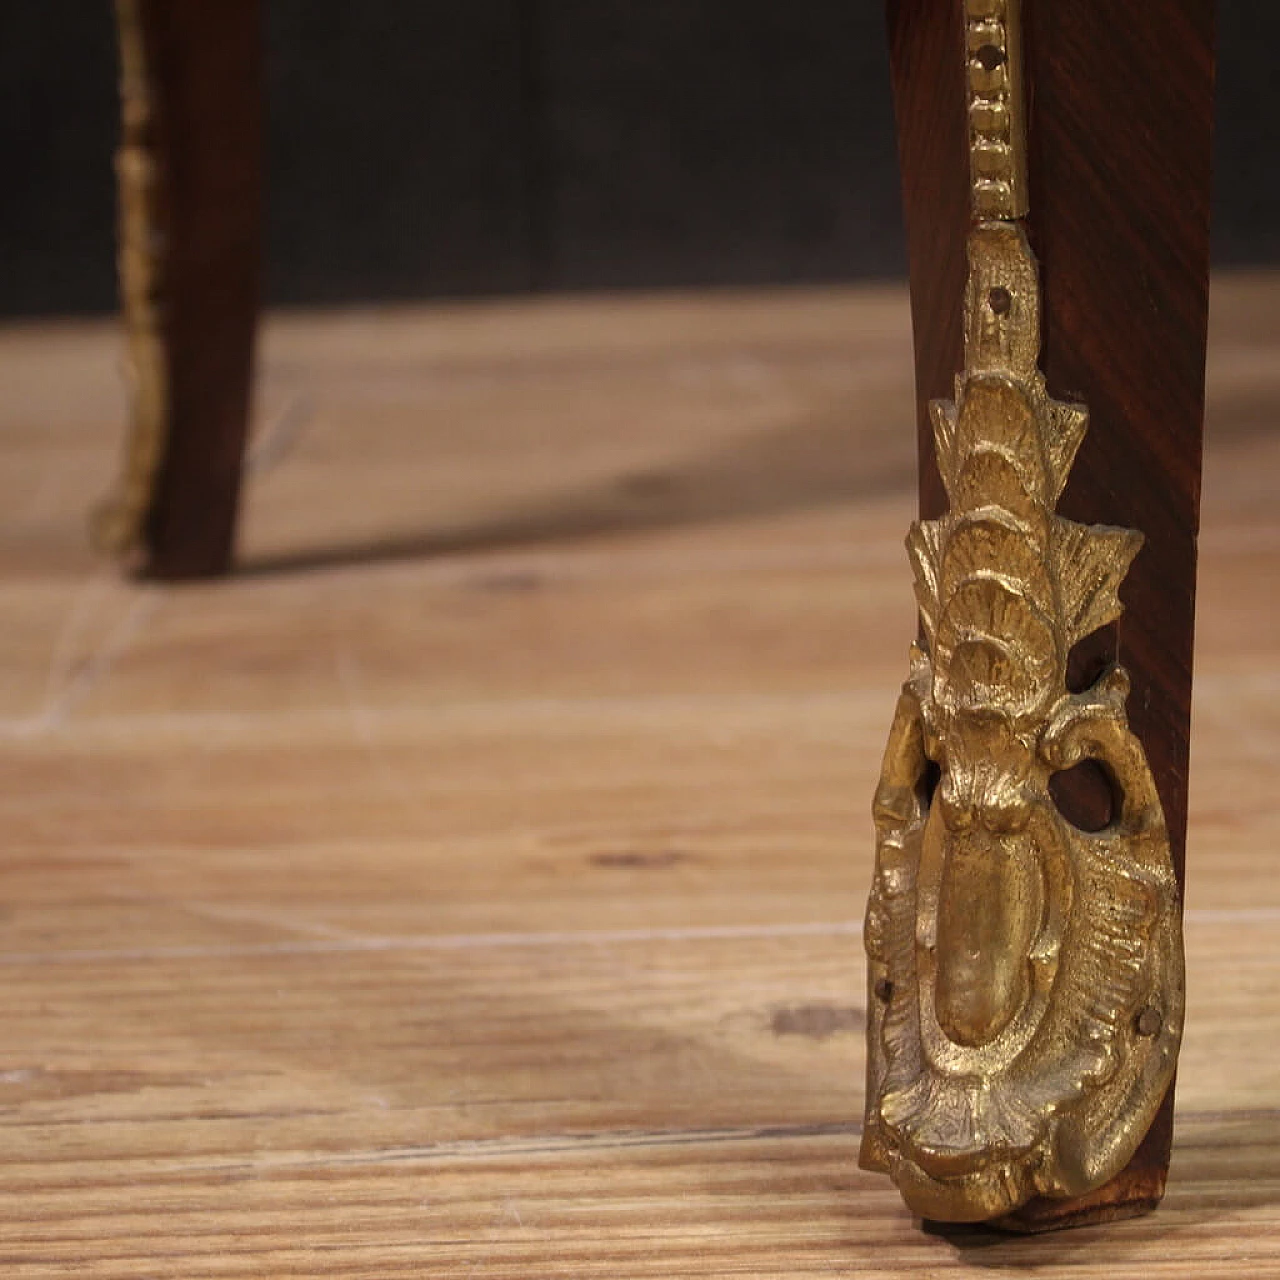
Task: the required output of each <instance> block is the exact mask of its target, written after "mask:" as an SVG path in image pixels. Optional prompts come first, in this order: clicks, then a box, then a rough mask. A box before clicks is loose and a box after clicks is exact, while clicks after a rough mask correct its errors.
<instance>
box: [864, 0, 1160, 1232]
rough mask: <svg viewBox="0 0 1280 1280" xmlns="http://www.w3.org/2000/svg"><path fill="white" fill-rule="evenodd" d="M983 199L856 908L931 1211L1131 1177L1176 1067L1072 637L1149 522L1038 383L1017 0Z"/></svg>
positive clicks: (1127, 745) (1131, 807) (879, 1093)
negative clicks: (932, 503) (1085, 781)
mask: <svg viewBox="0 0 1280 1280" xmlns="http://www.w3.org/2000/svg"><path fill="white" fill-rule="evenodd" d="M966 14H967V17H968V27H967V34H968V49H967V56H968V58H969V84H970V121H971V146H970V150H971V160H972V195H973V208H974V212H975V217H976V219H977V221H976V223H975V226H974V228H973V230H972V232H971V234H970V237H969V244H968V254H969V282H968V289H967V294H966V299H965V311H966V329H965V367H964V371H963V373H962V374H961V375H960V376H959V378H958V379H957V384H956V396H955V401H954V402H944V401H938V402H935V403H933V404H932V405H931V406H930V410H931V416H932V421H933V428H934V438H935V446H936V454H937V461H938V467H939V470H940V472H941V475H942V478H943V482H944V484H945V487H946V491H947V495H948V500H949V510H948V512H947V514H946V515H945V516H943V517H942V518H941V519H939V520H929V521H919V522H917V523H916V524H914V525H913V526H912V529H911V532H910V535H909V537H908V539H907V548H908V552H909V556H910V559H911V562H912V565H913V568H914V570H915V588H916V597H917V601H918V604H919V609H920V622H921V632H922V637H921V641H920V643H918V644H917V645H915V646H913V648H912V653H911V669H910V676H909V678H908V680H907V683H906V685H905V686H904V688H903V691H902V694H901V697H900V698H899V700H898V707H897V712H896V715H895V717H894V721H893V725H892V728H891V730H890V735H889V744H888V748H887V750H886V752H885V759H884V766H883V771H882V774H881V778H880V784H879V787H878V788H877V791H876V796H875V803H874V810H873V812H874V818H875V826H876V835H877V845H876V872H875V880H874V884H873V887H872V892H871V899H870V902H869V905H868V908H867V922H866V948H867V955H868V995H869V999H868V1010H869V1013H868V1069H867V1077H868V1078H867V1116H866V1128H865V1131H864V1138H863V1146H862V1163H863V1164H864V1166H866V1167H869V1168H875V1169H882V1170H885V1171H887V1172H888V1173H890V1174H891V1176H892V1177H893V1179H894V1181H895V1182H896V1183H897V1185H898V1186H899V1188H900V1189H901V1191H902V1193H903V1195H904V1197H905V1199H906V1201H907V1203H908V1204H909V1205H910V1207H911V1208H912V1209H913V1210H914V1211H915V1212H917V1213H919V1214H920V1215H922V1216H924V1217H927V1218H931V1219H936V1220H940V1221H984V1220H988V1219H994V1218H998V1217H1000V1216H1001V1215H1003V1214H1007V1213H1010V1212H1012V1211H1013V1210H1015V1209H1017V1208H1018V1207H1019V1206H1021V1205H1023V1204H1025V1203H1026V1202H1027V1201H1029V1200H1031V1199H1032V1198H1034V1197H1037V1196H1047V1197H1075V1196H1080V1195H1083V1194H1085V1193H1086V1192H1088V1191H1091V1190H1093V1189H1094V1188H1096V1187H1099V1186H1101V1185H1102V1184H1103V1183H1105V1182H1107V1181H1108V1180H1110V1179H1111V1178H1112V1177H1113V1176H1115V1175H1116V1174H1117V1173H1118V1172H1119V1171H1120V1170H1121V1169H1123V1168H1124V1166H1125V1165H1126V1164H1127V1163H1128V1162H1129V1160H1130V1158H1131V1157H1132V1155H1133V1153H1134V1151H1135V1150H1136V1148H1137V1146H1138V1144H1139V1143H1140V1142H1141V1140H1142V1138H1143V1137H1144V1136H1145V1134H1146V1132H1147V1129H1148V1128H1149V1127H1150V1124H1151V1121H1152V1119H1153V1118H1154V1116H1155V1114H1156V1111H1157V1110H1158V1108H1159V1106H1160V1103H1161V1100H1162V1099H1163V1097H1164V1094H1165V1091H1166V1089H1167V1087H1168V1085H1169V1083H1170V1080H1171V1079H1172V1076H1173V1070H1174V1065H1175V1062H1176V1058H1177V1052H1178V1046H1179V1042H1180V1039H1181V1032H1182V1014H1183V985H1184V982H1183V962H1182V938H1181V925H1180V913H1179V902H1178V889H1177V882H1176V879H1175V876H1174V870H1173V865H1172V861H1171V858H1170V852H1169V839H1168V834H1167V831H1166V827H1165V821H1164V815H1163V811H1162V809H1161V805H1160V799H1159V796H1158V794H1157V791H1156V787H1155V783H1154V780H1153V778H1152V776H1151V771H1150V768H1149V766H1148V764H1147V760H1146V755H1145V753H1144V751H1143V748H1142V744H1141V743H1140V742H1139V741H1138V739H1137V738H1136V737H1135V736H1134V735H1133V733H1132V732H1131V731H1130V729H1129V726H1128V719H1127V716H1126V713H1125V700H1126V697H1127V695H1128V691H1129V681H1128V676H1127V675H1126V673H1125V671H1124V670H1123V669H1122V668H1121V667H1119V666H1113V667H1112V668H1111V669H1110V670H1108V671H1107V672H1105V673H1104V674H1103V675H1102V676H1101V677H1100V678H1099V679H1098V680H1097V682H1096V683H1095V684H1094V685H1093V686H1092V687H1090V688H1087V689H1085V690H1083V691H1082V692H1071V691H1069V690H1068V688H1067V682H1066V673H1067V658H1068V654H1069V653H1070V651H1071V649H1072V646H1073V645H1075V644H1076V643H1077V642H1078V641H1079V640H1081V639H1082V638H1084V637H1085V636H1088V635H1090V634H1092V633H1093V632H1094V631H1097V630H1098V629H1099V628H1101V627H1103V626H1105V625H1106V624H1108V623H1109V622H1111V621H1113V620H1115V619H1116V618H1117V617H1119V615H1120V613H1121V609H1122V606H1121V604H1120V600H1119V596H1118V590H1119V588H1120V586H1121V584H1122V583H1123V581H1124V578H1125V576H1126V575H1127V573H1128V569H1129V565H1130V563H1131V562H1132V560H1133V557H1134V556H1135V555H1136V554H1137V553H1138V551H1139V549H1140V547H1141V545H1142V541H1143V539H1142V535H1141V534H1140V533H1138V532H1136V531H1134V530H1129V529H1122V528H1112V527H1107V526H1088V525H1082V524H1077V523H1075V522H1073V521H1070V520H1067V519H1064V518H1063V517H1061V516H1059V515H1057V514H1056V507H1057V503H1058V500H1059V497H1060V496H1061V493H1062V490H1063V487H1064V485H1065V484H1066V481H1067V477H1068V474H1069V473H1070V470H1071V466H1072V463H1073V461H1074V458H1075V454H1076V451H1077V449H1078V448H1079V446H1080V443H1081V441H1082V440H1083V438H1084V435H1085V431H1086V428H1087V424H1088V413H1087V410H1086V409H1085V408H1084V407H1083V406H1080V405H1074V404H1068V403H1064V402H1062V401H1058V400H1054V399H1053V398H1051V397H1050V396H1049V394H1048V391H1047V388H1046V386H1045V380H1044V377H1043V375H1042V374H1041V372H1040V370H1039V367H1038V361H1039V357H1040V286H1039V277H1038V269H1037V264H1036V261H1035V258H1034V257H1033V255H1032V253H1031V250H1030V248H1029V246H1028V244H1027V240H1026V236H1025V234H1024V232H1023V229H1022V227H1021V226H1020V225H1019V222H1018V219H1019V218H1020V217H1021V216H1022V215H1023V214H1024V213H1025V212H1026V205H1025V193H1026V176H1025V162H1024V160H1023V156H1024V153H1025V148H1024V139H1023V136H1022V135H1023V128H1022V124H1021V107H1020V94H1021V89H1020V84H1019V79H1018V76H1019V74H1020V71H1019V63H1020V50H1019V47H1018V40H1017V38H1016V32H1017V6H1016V3H1014V0H968V3H967V4H966ZM1083 760H1092V761H1094V762H1096V764H1097V765H1098V766H1099V767H1100V768H1102V769H1103V770H1104V772H1105V773H1106V774H1107V776H1108V778H1109V779H1110V780H1111V783H1112V787H1113V791H1114V793H1115V797H1116V799H1115V811H1114V815H1113V817H1112V819H1111V821H1110V823H1109V825H1107V826H1106V827H1104V828H1103V829H1102V830H1101V831H1084V830H1081V829H1080V828H1078V827H1076V826H1074V825H1073V824H1072V823H1071V822H1070V821H1069V820H1068V819H1067V818H1066V817H1065V816H1064V815H1063V814H1062V813H1061V812H1060V811H1059V809H1058V808H1057V807H1056V805H1055V802H1054V800H1053V797H1052V795H1051V793H1050V786H1049V783H1050V779H1051V778H1052V777H1053V776H1054V775H1055V774H1056V773H1059V772H1061V771H1065V770H1068V769H1070V768H1072V767H1073V766H1075V765H1077V764H1078V763H1080V762H1081V761H1083Z"/></svg>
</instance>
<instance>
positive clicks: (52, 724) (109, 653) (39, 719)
mask: <svg viewBox="0 0 1280 1280" xmlns="http://www.w3.org/2000/svg"><path fill="white" fill-rule="evenodd" d="M104 588H106V593H105V598H107V599H113V598H114V599H118V598H119V597H120V596H121V595H123V596H125V597H126V598H129V597H132V598H131V599H129V603H128V605H127V607H126V608H125V609H124V612H123V613H121V614H120V616H119V617H118V618H117V619H116V620H115V622H114V623H113V624H112V625H111V626H109V627H108V628H107V630H106V633H105V634H104V635H103V636H102V638H101V639H100V640H99V641H98V642H97V643H96V644H95V645H93V646H92V647H91V648H90V649H89V652H88V653H87V654H86V655H85V656H84V657H83V658H77V650H78V648H79V645H80V641H81V639H82V636H83V633H84V632H85V630H86V629H87V627H88V626H89V624H90V622H91V621H92V619H93V618H94V617H95V615H96V614H97V613H98V612H99V605H100V602H101V601H102V600H103V599H104V590H103V589H104ZM112 588H116V589H115V590H113V589H112ZM159 602H160V596H159V594H158V592H157V591H156V589H155V588H149V587H137V586H121V585H120V584H119V582H118V581H117V579H116V576H115V571H114V570H113V569H104V570H102V571H101V572H100V573H99V574H97V575H95V576H94V577H91V578H90V579H88V580H87V581H86V582H85V584H84V586H83V587H82V588H81V589H80V591H79V592H77V594H76V598H75V601H74V603H73V604H72V607H71V610H70V612H69V613H68V615H67V620H66V622H65V623H63V625H62V627H61V628H60V629H59V631H58V634H57V636H56V637H55V638H54V642H53V646H52V648H51V650H50V655H49V666H48V669H47V673H46V676H45V692H44V697H43V699H42V703H41V706H40V709H39V710H38V711H36V712H35V713H34V714H32V715H29V716H17V717H13V718H10V719H5V720H0V735H3V736H7V737H13V738H26V737H38V736H41V735H43V734H48V733H52V732H55V731H56V730H58V729H60V728H62V727H63V726H64V725H65V724H66V722H67V720H68V719H69V718H70V716H71V713H72V711H73V710H74V709H75V708H76V707H77V706H78V705H79V704H81V703H82V702H83V701H84V700H85V699H86V698H87V697H88V696H89V695H90V694H91V693H93V692H94V690H95V689H97V688H98V687H99V686H100V685H101V684H102V683H103V682H104V681H105V680H106V679H107V677H108V675H109V674H110V671H111V668H112V667H113V666H114V665H115V663H116V662H118V661H119V659H120V657H121V656H122V655H123V654H124V653H125V651H126V650H127V649H128V648H129V645H130V644H131V643H132V642H133V640H134V638H135V637H136V636H137V635H138V633H139V632H140V631H141V630H142V628H143V627H144V626H145V625H146V623H147V622H148V621H149V620H150V618H151V617H152V616H153V615H154V613H155V611H156V609H157V608H158V607H159Z"/></svg>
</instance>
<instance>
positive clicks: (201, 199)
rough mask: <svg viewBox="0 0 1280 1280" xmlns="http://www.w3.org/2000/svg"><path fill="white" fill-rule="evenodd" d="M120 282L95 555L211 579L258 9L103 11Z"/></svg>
mask: <svg viewBox="0 0 1280 1280" xmlns="http://www.w3.org/2000/svg"><path fill="white" fill-rule="evenodd" d="M116 7H117V15H118V18H119V27H120V48H121V102H122V108H123V137H122V141H121V146H120V151H119V155H118V160H117V167H118V175H119V185H120V278H121V292H122V295H123V305H124V316H125V325H126V329H127V339H128V360H129V373H130V380H131V383H132V388H131V389H132V395H133V406H132V413H133V422H132V428H131V433H130V437H129V440H128V445H127V452H126V458H125V464H124V469H123V476H122V479H121V481H120V483H119V485H118V486H117V490H116V493H115V495H114V497H113V498H112V499H110V500H109V501H108V502H107V503H106V504H104V506H103V507H102V509H101V510H100V511H99V512H98V513H97V514H96V517H95V530H94V532H95V536H96V540H97V541H98V542H99V544H100V545H102V546H104V547H105V548H107V549H109V550H112V551H115V552H117V553H119V554H121V555H122V556H124V557H126V558H127V560H128V561H129V562H130V563H131V564H132V565H133V567H135V568H137V569H138V570H139V571H140V572H142V573H144V574H146V575H148V576H152V577H158V578H191V577H202V576H208V575H212V574H219V573H222V572H225V570H226V569H227V567H228V565H229V562H230V558H231V552H232V544H233V539H234V532H235V520H236V508H237V503H238V497H239V488H240V471H241V460H242V455H243V452H244V443H245V436H246V430H247V423H248V414H249V403H250V395H251V386H252V357H253V343H254V327H255V320H256V311H257V303H258V274H259V265H258V264H259V241H260V220H261V203H262V202H261V188H262V180H261V168H262V166H261V145H262V144H261V131H262V118H261V117H262V105H261V102H262V90H261V57H262V53H261V48H262V32H261V29H260V13H259V4H258V0H218V3H217V4H173V3H170V2H169V0H117V5H116Z"/></svg>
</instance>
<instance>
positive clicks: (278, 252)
mask: <svg viewBox="0 0 1280 1280" xmlns="http://www.w3.org/2000/svg"><path fill="white" fill-rule="evenodd" d="M181 2H195V0H181ZM208 2H213V0H208ZM1068 2H1070V3H1083V2H1086V0H1068ZM1088 2H1093V0H1088ZM266 10H267V14H268V18H267V30H266V32H265V39H266V42H267V51H268V53H267V78H268V86H267V93H268V111H269V134H268V165H269V175H270V176H269V206H268V208H269V212H268V220H267V296H268V300H269V301H271V302H274V303H285V304H304V303H321V302H341V301H355V300H363V299H377V298H417V297H427V296H439V295H466V294H485V293H508V292H522V291H527V290H531V289H597V288H617V287H659V286H670V285H692V284H731V283H732V284H753V283H766V282H768V283H774V282H782V283H786V282H800V281H820V280H849V279H856V278H863V277H878V276H879V277H883V276H895V275H898V274H900V273H901V272H902V271H903V248H902V235H901V232H900V229H899V225H898V221H899V208H898V189H897V175H896V172H895V167H894V165H895V160H894V141H893V124H892V108H891V103H890V100H889V90H888V74H887V66H886V54H885V44H884V30H883V15H882V6H881V3H880V0H363V2H357V3H353V2H352V0H266ZM1220 15H1221V17H1220V32H1221V35H1220V62H1219V99H1218V150H1217V181H1216V187H1215V201H1216V209H1215V219H1216V221H1215V231H1214V236H1215V242H1214V243H1215V257H1216V260H1217V261H1218V263H1219V264H1223V265H1225V264H1242V263H1263V262H1273V261H1276V260H1278V259H1280V167H1278V166H1277V165H1276V163H1275V159H1274V158H1275V156H1276V155H1277V154H1280V137H1278V134H1280V129H1278V127H1277V126H1278V122H1280V110H1277V99H1278V98H1280V87H1278V86H1277V83H1276V80H1275V78H1274V77H1273V73H1272V68H1273V66H1274V63H1275V60H1276V51H1277V49H1280V5H1273V4H1265V5H1264V4H1261V3H1253V2H1251V0H1221V3H1220ZM3 27H4V30H3V39H2V40H0V154H3V156H4V160H5V163H4V169H3V172H4V175H5V185H4V192H3V198H2V199H0V313H3V314H9V315H32V314H52V313H67V312H86V311H101V310H106V309H109V308H111V307H113V306H114V305H115V279H114V267H113V253H114V249H113V228H114V217H115V208H114V190H113V185H112V171H111V152H112V148H113V146H114V143H115V137H116V132H117V118H116V92H115V74H116V57H115V36H114V28H113V25H112V15H111V5H110V2H109V0H37V2H32V3H26V4H17V3H14V4H10V5H8V6H7V7H6V11H5V15H4V23H3Z"/></svg>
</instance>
